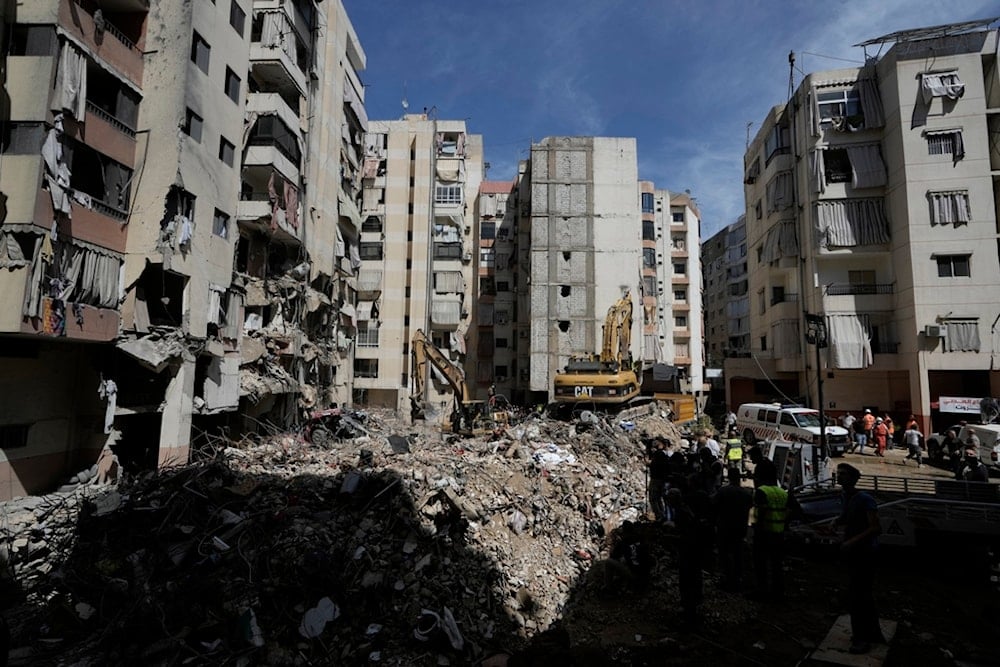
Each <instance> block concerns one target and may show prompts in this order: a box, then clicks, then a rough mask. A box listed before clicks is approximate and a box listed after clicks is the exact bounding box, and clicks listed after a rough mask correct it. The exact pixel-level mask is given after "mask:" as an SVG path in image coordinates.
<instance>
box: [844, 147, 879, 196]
mask: <svg viewBox="0 0 1000 667" xmlns="http://www.w3.org/2000/svg"><path fill="white" fill-rule="evenodd" d="M847 157H848V159H850V161H851V172H852V177H851V185H852V186H853V187H855V188H878V187H882V186H883V185H885V181H886V176H885V163H883V162H882V154H881V153H880V152H879V148H878V144H865V145H862V146H848V147H847Z"/></svg>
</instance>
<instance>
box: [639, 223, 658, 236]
mask: <svg viewBox="0 0 1000 667" xmlns="http://www.w3.org/2000/svg"><path fill="white" fill-rule="evenodd" d="M642 240H643V241H655V240H656V226H655V225H654V224H653V221H652V220H643V221H642Z"/></svg>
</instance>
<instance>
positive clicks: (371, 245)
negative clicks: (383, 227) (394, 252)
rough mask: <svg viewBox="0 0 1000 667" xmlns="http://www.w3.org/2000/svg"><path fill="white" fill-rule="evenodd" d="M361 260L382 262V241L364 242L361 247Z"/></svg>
mask: <svg viewBox="0 0 1000 667" xmlns="http://www.w3.org/2000/svg"><path fill="white" fill-rule="evenodd" d="M360 252H361V259H368V260H381V259H382V243H381V242H380V241H362V242H361V245H360Z"/></svg>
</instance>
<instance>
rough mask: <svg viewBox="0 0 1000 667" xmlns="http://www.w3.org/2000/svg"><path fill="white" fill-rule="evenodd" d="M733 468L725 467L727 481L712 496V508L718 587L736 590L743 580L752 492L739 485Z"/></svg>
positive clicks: (738, 478) (739, 479) (732, 591)
mask: <svg viewBox="0 0 1000 667" xmlns="http://www.w3.org/2000/svg"><path fill="white" fill-rule="evenodd" d="M740 481H741V477H740V475H739V473H738V472H737V471H736V468H730V469H729V484H727V485H726V486H723V487H722V488H721V489H719V491H718V493H716V494H715V497H714V498H713V499H712V505H713V507H714V508H715V539H716V544H717V545H718V547H719V566H720V570H721V575H722V576H721V581H720V582H719V588H721V589H722V590H724V591H729V592H731V593H738V592H739V591H740V588H741V586H742V583H743V557H744V556H743V550H744V544H745V543H746V537H747V525H748V523H749V521H748V520H749V517H750V510H751V509H752V507H753V492H752V491H751V490H750V489H744V488H743V487H742V486H740Z"/></svg>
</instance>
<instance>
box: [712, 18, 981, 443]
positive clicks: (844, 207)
mask: <svg viewBox="0 0 1000 667" xmlns="http://www.w3.org/2000/svg"><path fill="white" fill-rule="evenodd" d="M991 23H993V21H984V22H979V23H972V24H963V25H956V26H942V27H937V28H927V29H917V30H909V31H904V32H901V33H894V34H892V35H887V36H884V37H880V38H877V39H874V40H870V41H868V42H865V43H864V44H862V45H859V46H863V47H864V48H865V49H866V50H869V49H870V50H876V51H877V52H879V53H882V51H884V53H882V55H880V56H879V57H877V58H872V59H871V60H870V61H869V64H868V65H867V66H866V67H864V68H852V69H842V70H834V71H826V72H816V73H812V74H809V75H808V76H806V77H805V78H804V80H803V81H802V82H801V84H800V85H799V86H798V88H797V90H796V91H795V93H794V95H793V97H792V100H791V102H792V103H791V104H790V105H781V106H778V107H775V108H774V109H773V110H772V111H771V112H770V113H769V114H768V116H767V118H765V119H764V122H763V123H762V126H761V129H760V131H759V132H758V134H757V136H756V138H755V139H754V141H753V143H752V144H751V145H750V147H749V149H748V150H747V153H746V158H745V165H746V181H747V185H746V204H747V212H746V216H747V243H748V246H749V249H750V253H749V254H750V262H749V264H750V266H749V275H750V278H749V284H750V286H749V292H750V317H751V352H752V354H753V356H754V357H755V359H747V360H741V359H728V360H727V362H726V376H727V378H728V394H729V396H728V397H729V402H730V404H731V405H734V404H738V403H741V402H744V401H749V400H754V399H773V398H777V399H780V400H785V399H786V398H792V399H797V400H808V401H809V402H810V403H812V404H813V405H815V404H816V402H817V399H816V381H815V380H816V377H817V370H819V375H820V377H821V378H822V380H823V391H824V403H825V406H824V407H825V408H826V409H827V410H828V411H830V412H831V413H832V414H839V413H843V412H844V411H852V412H854V413H855V414H857V412H858V411H859V410H861V409H862V408H865V407H870V408H872V409H877V410H879V411H888V412H890V413H892V414H893V415H894V416H895V417H896V419H897V420H899V421H901V420H902V419H905V417H907V416H908V415H909V414H910V413H913V414H915V415H917V417H918V419H919V420H920V422H921V424H922V426H923V428H924V429H925V432H927V430H926V429H928V428H932V427H933V428H935V429H936V428H940V427H942V426H945V425H947V424H951V423H954V422H955V421H957V420H958V419H964V418H965V417H962V416H961V415H956V414H947V413H941V412H940V411H939V408H940V407H941V403H940V401H941V398H942V397H960V398H961V397H965V398H973V399H978V398H981V397H984V396H996V395H998V393H1000V376H998V374H997V371H996V370H995V368H996V364H995V362H994V358H995V356H996V355H997V353H998V345H1000V338H998V335H997V331H998V329H997V326H998V325H997V321H998V319H1000V306H998V303H1000V299H998V288H997V285H998V284H1000V263H998V256H997V235H998V228H997V210H998V199H997V197H998V195H997V193H998V192H1000V187H998V186H997V182H998V181H997V178H998V177H997V176H996V174H997V173H998V171H1000V152H998V150H997V148H996V146H995V145H994V143H995V142H994V141H992V139H991V138H992V137H994V136H995V135H996V134H997V132H1000V113H997V112H998V110H1000V79H998V67H997V56H996V53H997V31H996V30H991V29H989V28H988V27H989V25H990V24H991ZM890 44H891V47H890ZM795 295H798V296H797V298H795ZM804 312H805V313H808V314H810V315H813V316H816V317H815V318H814V319H813V322H814V323H819V324H820V325H822V329H823V331H824V332H825V337H826V340H825V342H826V343H827V346H826V347H823V348H821V360H820V364H821V368H820V369H817V368H816V363H815V359H816V356H815V351H816V348H815V346H814V345H813V341H814V340H816V337H815V336H814V335H811V334H812V333H814V332H810V322H809V321H808V320H807V319H806V318H805V317H804ZM815 326H816V325H815V324H813V327H815ZM820 340H821V342H824V341H823V339H822V336H820Z"/></svg>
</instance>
